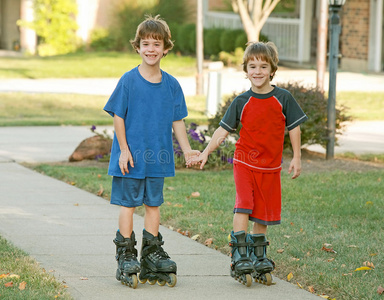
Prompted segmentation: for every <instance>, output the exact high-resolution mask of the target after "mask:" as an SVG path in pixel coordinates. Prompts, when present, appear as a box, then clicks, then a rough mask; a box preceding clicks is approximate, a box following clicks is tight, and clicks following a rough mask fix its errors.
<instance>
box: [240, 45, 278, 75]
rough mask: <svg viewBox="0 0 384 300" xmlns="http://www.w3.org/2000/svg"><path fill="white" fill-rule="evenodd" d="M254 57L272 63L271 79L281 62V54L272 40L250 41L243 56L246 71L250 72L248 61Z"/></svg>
mask: <svg viewBox="0 0 384 300" xmlns="http://www.w3.org/2000/svg"><path fill="white" fill-rule="evenodd" d="M254 58H256V59H260V60H262V61H266V62H267V63H269V64H270V65H271V69H272V75H271V76H270V78H269V79H270V80H272V79H273V76H274V75H275V72H276V70H277V64H278V62H279V55H278V52H277V48H276V46H275V44H274V43H272V42H267V43H264V42H249V43H248V44H247V48H246V49H245V51H244V56H243V70H244V72H245V73H247V72H248V69H247V64H248V62H249V61H250V60H251V59H254Z"/></svg>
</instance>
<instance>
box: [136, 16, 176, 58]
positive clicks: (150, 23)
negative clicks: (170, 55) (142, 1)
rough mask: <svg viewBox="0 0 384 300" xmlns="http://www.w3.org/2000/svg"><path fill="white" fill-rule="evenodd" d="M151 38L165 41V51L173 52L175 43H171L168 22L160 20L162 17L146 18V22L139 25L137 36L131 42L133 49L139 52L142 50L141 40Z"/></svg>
mask: <svg viewBox="0 0 384 300" xmlns="http://www.w3.org/2000/svg"><path fill="white" fill-rule="evenodd" d="M148 37H151V38H153V39H156V40H162V41H164V49H165V50H171V49H172V48H173V42H172V41H171V31H170V30H169V26H168V24H167V22H165V21H164V20H163V19H161V18H160V15H157V16H155V17H152V16H150V15H149V16H146V18H145V20H144V21H143V22H141V23H140V24H139V26H138V27H137V30H136V36H135V38H134V39H133V40H131V41H130V42H131V45H132V47H133V49H135V50H136V51H137V49H138V48H140V41H141V39H145V38H148Z"/></svg>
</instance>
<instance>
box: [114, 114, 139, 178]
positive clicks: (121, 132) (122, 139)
mask: <svg viewBox="0 0 384 300" xmlns="http://www.w3.org/2000/svg"><path fill="white" fill-rule="evenodd" d="M113 126H114V129H115V133H116V137H117V141H118V142H119V147H120V152H121V153H120V158H119V167H120V170H121V173H122V174H123V175H125V173H129V171H128V163H129V164H130V165H131V167H132V168H133V167H134V164H133V158H132V154H131V152H130V151H129V147H128V143H127V138H126V135H125V122H124V119H122V118H120V117H119V116H118V115H116V114H115V115H114V116H113Z"/></svg>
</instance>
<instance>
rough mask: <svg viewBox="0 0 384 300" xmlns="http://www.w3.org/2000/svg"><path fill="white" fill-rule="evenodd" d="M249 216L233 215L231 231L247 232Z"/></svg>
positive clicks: (242, 214) (243, 214)
mask: <svg viewBox="0 0 384 300" xmlns="http://www.w3.org/2000/svg"><path fill="white" fill-rule="evenodd" d="M248 221H249V215H248V214H245V213H235V214H234V216H233V231H234V232H238V231H242V230H243V231H245V232H247V231H248Z"/></svg>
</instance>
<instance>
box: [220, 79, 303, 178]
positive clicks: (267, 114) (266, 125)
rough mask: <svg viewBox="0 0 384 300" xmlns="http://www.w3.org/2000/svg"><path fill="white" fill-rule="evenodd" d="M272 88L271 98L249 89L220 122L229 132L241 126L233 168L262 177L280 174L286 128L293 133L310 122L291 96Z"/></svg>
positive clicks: (236, 100)
mask: <svg viewBox="0 0 384 300" xmlns="http://www.w3.org/2000/svg"><path fill="white" fill-rule="evenodd" d="M273 87H274V88H273V90H272V91H271V92H269V93H268V94H256V93H254V92H253V91H252V90H251V89H250V90H248V91H246V92H244V93H243V94H241V95H239V96H237V97H236V98H235V99H234V100H233V102H232V103H231V105H230V106H229V108H228V110H227V112H226V113H225V115H224V117H223V119H222V120H221V121H220V126H221V127H223V128H224V129H225V130H227V131H228V132H235V131H236V128H237V127H238V125H239V123H240V122H241V124H242V128H241V130H240V138H239V140H238V141H237V142H236V150H235V153H234V157H233V161H234V164H242V165H244V166H246V167H248V168H250V169H252V170H255V171H259V172H263V173H271V172H277V171H280V170H281V161H282V155H283V144H284V135H285V127H286V128H287V129H288V131H290V130H292V129H294V128H295V127H297V126H299V125H300V124H301V123H303V122H304V121H306V120H307V119H308V117H307V116H306V115H305V113H304V112H303V110H302V109H301V108H300V106H299V105H298V103H297V102H296V100H295V98H293V96H292V95H291V93H290V92H288V91H287V90H285V89H282V88H279V87H276V86H273Z"/></svg>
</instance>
